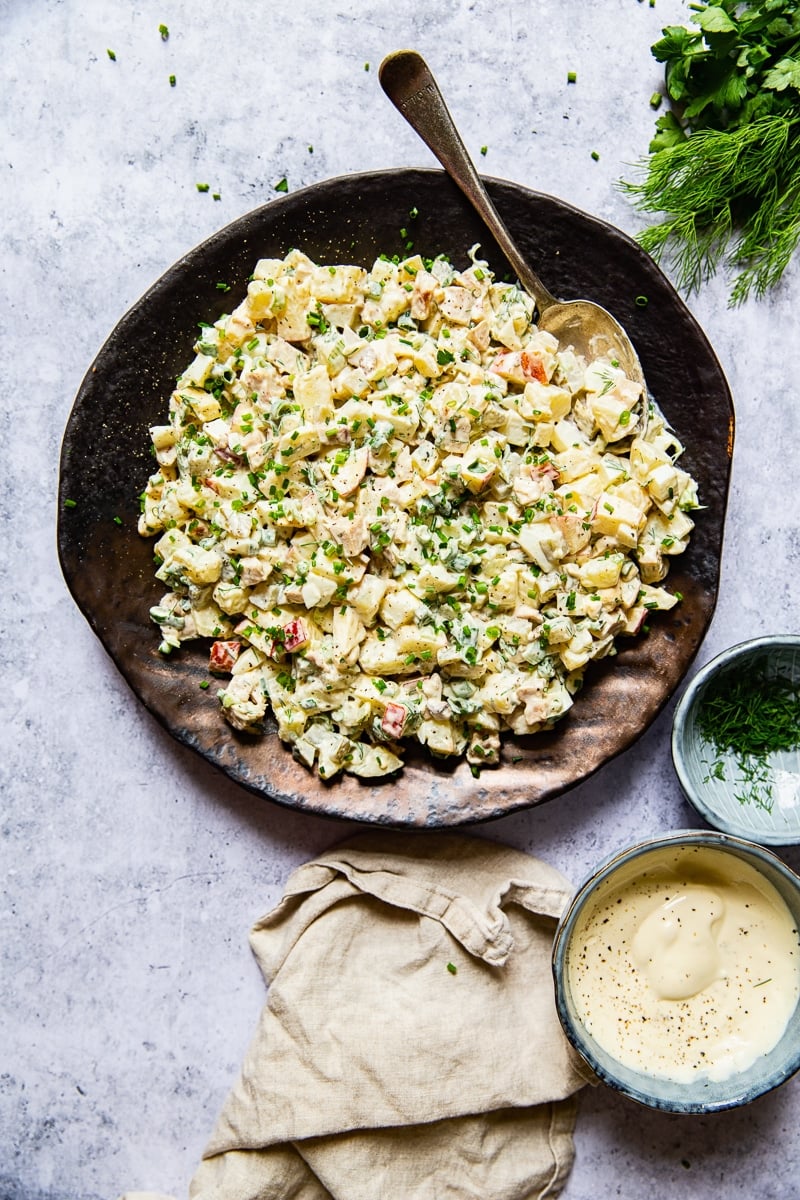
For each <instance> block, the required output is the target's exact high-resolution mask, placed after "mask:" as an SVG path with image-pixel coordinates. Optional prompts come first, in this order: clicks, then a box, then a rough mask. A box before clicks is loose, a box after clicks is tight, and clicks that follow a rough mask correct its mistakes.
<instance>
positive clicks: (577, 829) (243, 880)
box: [0, 0, 800, 1200]
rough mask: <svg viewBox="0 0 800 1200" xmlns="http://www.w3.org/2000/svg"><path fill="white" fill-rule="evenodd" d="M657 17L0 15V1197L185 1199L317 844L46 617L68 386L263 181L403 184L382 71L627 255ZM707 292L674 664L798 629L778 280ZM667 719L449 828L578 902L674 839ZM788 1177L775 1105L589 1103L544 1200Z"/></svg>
mask: <svg viewBox="0 0 800 1200" xmlns="http://www.w3.org/2000/svg"><path fill="white" fill-rule="evenodd" d="M687 17H688V5H686V4H683V3H680V0H657V2H656V5H655V6H653V7H651V6H650V4H649V3H648V2H647V0H644V2H640V0H595V2H594V3H586V2H585V0H538V2H532V0H524V2H523V0H506V2H505V3H502V4H500V3H496V2H494V0H472V2H468V0H428V2H427V3H424V4H423V3H421V2H420V0H407V2H406V3H405V4H397V5H395V4H391V5H390V4H383V3H378V0H351V3H350V4H349V5H345V4H343V3H341V0H332V2H331V3H328V4H325V5H320V4H318V3H313V4H312V3H309V2H308V0H294V2H293V3H269V2H267V0H262V2H261V3H255V4H244V3H240V2H239V0H230V2H229V3H228V4H224V5H223V4H219V3H216V2H212V0H192V2H191V3H190V2H189V0H160V2H158V3H156V2H154V0H145V2H143V3H132V4H128V3H120V2H119V0H82V2H81V3H78V2H77V0H73V2H71V0H63V2H62V0H0V39H1V43H2V45H1V48H0V56H1V58H0V61H2V64H3V69H2V99H1V100H0V146H1V147H2V155H1V156H0V157H1V159H2V161H1V162H0V188H2V197H1V199H0V212H2V257H0V267H1V268H2V303H3V309H2V318H1V319H0V339H2V378H3V380H4V383H3V385H2V391H3V432H2V438H0V447H1V449H0V452H1V453H2V456H3V467H2V471H1V472H0V495H2V541H0V558H1V560H2V577H3V587H4V592H5V599H4V604H3V609H2V622H0V637H1V638H2V649H1V650H0V661H2V664H3V674H4V683H3V688H2V693H1V698H0V703H2V711H3V754H2V760H1V761H2V766H0V772H1V773H2V796H3V802H2V853H3V863H2V879H3V886H4V892H3V900H2V904H1V905H0V921H1V924H0V930H1V931H2V950H3V957H2V978H0V989H1V992H2V1034H0V1197H2V1198H3V1200H23V1198H24V1200H79V1198H80V1200H113V1198H114V1197H115V1196H117V1195H118V1194H119V1193H120V1192H122V1191H124V1190H125V1189H145V1188H154V1189H159V1190H164V1191H171V1192H174V1193H175V1194H176V1195H183V1194H185V1189H186V1185H187V1182H188V1179H189V1177H190V1175H191V1173H192V1170H193V1168H194V1166H195V1164H196V1162H197V1160H198V1158H199V1156H200V1153H201V1151H202V1148H203V1146H204V1144H205V1141H206V1139H207V1136H208V1134H209V1132H210V1129H211V1126H212V1124H213V1121H214V1119H215V1115H216V1113H217V1111H218V1109H219V1107H220V1105H221V1103H222V1100H223V1098H224V1096H225V1094H226V1092H227V1089H228V1087H229V1086H230V1084H231V1082H232V1080H233V1079H234V1077H235V1074H236V1072H237V1069H238V1065H239V1063H240V1061H241V1058H242V1055H243V1052H244V1049H245V1047H246V1045H247V1042H248V1040H249V1037H250V1034H251V1031H252V1029H253V1026H254V1023H255V1021H256V1019H257V1015H258V1012H259V1010H260V1007H261V1004H262V1001H263V988H262V983H261V979H260V977H259V974H258V971H257V969H256V966H255V963H254V962H253V961H252V960H251V957H250V952H249V949H248V945H247V931H248V929H249V926H250V925H251V923H252V922H253V921H254V920H255V919H256V918H257V917H258V916H259V915H260V914H261V913H262V912H264V911H265V910H266V909H267V908H269V907H270V906H271V905H272V904H273V902H274V901H275V900H276V899H277V898H278V896H279V894H280V892H281V889H282V886H283V884H284V882H285V880H286V878H287V876H288V874H289V872H290V871H291V869H292V868H293V867H294V866H295V865H296V864H298V863H300V862H301V861H303V860H304V859H306V858H308V857H310V856H312V855H313V854H314V853H315V852H317V851H318V850H320V849H322V848H324V847H326V846H327V845H328V844H330V843H331V842H333V841H334V840H336V839H338V838H339V837H340V836H341V835H342V834H343V833H344V832H345V830H346V829H347V826H345V825H344V824H343V823H336V822H332V821H325V820H322V819H317V818H310V817H308V816H299V815H295V814H293V813H291V812H287V811H283V810H281V809H278V808H276V807H275V806H273V805H271V804H270V803H268V802H264V801H259V800H258V799H257V798H255V797H253V796H252V795H250V794H246V793H245V792H243V791H241V790H239V789H238V788H237V787H235V786H234V785H232V784H230V783H229V782H227V781H226V780H225V779H224V778H223V777H221V776H220V775H219V774H217V773H216V772H215V771H213V770H212V769H211V768H210V767H207V766H206V764H205V763H204V762H203V761H201V760H199V759H197V758H196V757H195V756H193V755H192V754H190V753H189V752H188V751H186V750H184V749H182V748H181V747H179V746H178V745H177V744H175V743H173V741H172V740H171V739H170V738H169V737H167V735H166V734H164V733H163V732H162V730H161V729H160V728H159V727H158V726H157V725H156V724H155V723H154V721H153V720H152V719H151V718H150V717H149V716H148V714H147V713H146V712H145V711H144V710H143V709H142V708H141V707H140V705H139V704H138V702H137V701H136V700H135V698H134V697H133V695H132V694H131V693H130V692H129V691H128V689H127V686H126V685H125V683H124V681H123V680H122V678H121V677H120V676H119V675H118V673H117V671H116V669H115V668H114V667H113V666H112V664H111V663H110V661H109V660H108V659H107V657H106V655H105V652H104V651H103V649H102V647H101V646H100V644H99V643H98V642H97V641H96V639H95V638H94V635H93V634H92V633H91V631H90V629H89V627H88V625H87V624H86V623H85V622H84V620H83V618H82V617H81V615H80V613H79V612H78V611H77V609H76V608H75V606H74V604H73V602H72V600H71V598H70V596H69V594H68V593H67V590H66V588H65V586H64V583H63V581H62V578H61V575H60V572H59V568H58V563H57V559H56V554H55V520H56V506H55V489H56V477H57V463H58V453H59V445H60V439H61V436H62V433H63V429H64V425H65V422H66V419H67V416H68V414H69V411H70V406H71V403H72V399H73V397H74V394H75V392H76V389H77V387H78V385H79V383H80V380H81V378H82V376H83V373H84V371H85V370H86V368H87V367H88V365H89V364H90V363H91V361H92V359H93V357H94V355H95V354H96V352H97V350H98V349H99V347H100V346H101V344H102V343H103V341H104V340H105V338H106V337H107V335H108V334H109V332H110V331H111V329H112V327H113V326H114V324H115V323H116V321H117V320H118V319H119V317H121V316H122V314H123V313H124V312H125V311H126V309H127V308H128V307H129V306H130V305H131V304H132V303H133V302H134V301H135V300H136V299H137V298H138V297H139V295H140V294H141V293H142V292H143V291H144V290H145V289H146V288H147V287H148V286H149V285H150V284H151V283H152V282H153V281H154V280H155V279H156V278H157V277H158V276H159V275H160V274H161V273H162V272H163V271H164V270H165V269H166V268H167V267H168V266H169V265H170V264H171V263H172V262H173V261H175V260H176V259H177V258H179V257H180V256H181V255H182V254H183V253H184V252H185V251H186V250H188V249H189V248H191V247H192V246H193V245H195V244H196V243H197V242H199V241H201V240H202V239H204V238H205V237H207V236H208V235H209V234H211V233H212V232H213V231H214V230H215V229H217V228H218V227H220V226H221V225H224V224H225V223H226V222H228V221H230V220H232V219H233V218H235V217H237V216H239V215H240V214H242V213H244V212H246V211H248V210H249V209H251V208H254V207H256V206H257V205H260V204H262V203H264V202H266V201H268V200H269V199H271V198H272V197H273V196H274V195H275V194H276V193H275V185H276V184H277V183H278V182H279V181H280V180H281V179H283V178H286V180H287V181H288V187H289V188H290V189H291V190H295V189H297V188H299V187H302V186H304V185H306V184H311V183H314V182H316V181H319V180H323V179H326V178H329V177H332V176H336V175H340V174H345V173H348V172H353V171H361V170H371V169H376V168H383V167H392V166H403V165H408V166H428V165H433V160H432V159H431V157H430V155H429V154H428V152H427V151H426V150H425V148H424V147H423V146H422V144H421V143H420V142H419V141H418V139H417V138H416V136H415V135H414V134H413V133H412V132H411V130H410V129H408V128H407V127H406V126H405V125H404V123H403V122H402V121H401V120H400V118H399V117H398V116H397V114H396V113H395V112H394V110H393V109H392V108H391V107H390V106H389V104H388V102H387V101H386V100H385V99H384V97H383V94H382V93H381V91H380V89H379V86H378V81H377V66H378V63H379V62H380V60H381V58H382V57H383V56H384V54H386V53H387V52H389V51H391V50H394V49H398V48H400V47H403V46H415V47H417V48H419V49H420V50H421V51H422V52H423V53H424V54H425V56H426V57H427V59H428V61H429V62H430V64H431V65H432V67H433V68H434V70H435V71H436V73H437V75H438V77H439V79H440V82H441V85H442V88H443V90H444V92H445V95H446V96H447V98H448V100H449V103H450V106H451V109H452V111H453V113H454V115H455V116H456V118H457V120H458V122H459V124H460V126H461V128H462V131H463V134H464V138H465V141H466V143H467V145H468V146H469V148H470V149H471V151H472V152H473V154H474V155H475V156H476V157H477V158H478V161H479V162H480V164H481V169H482V170H484V171H485V172H486V173H487V174H492V175H496V176H500V177H502V178H507V179H511V180H515V181H518V182H520V183H522V184H525V185H528V186H531V187H534V188H537V189H539V190H542V191H549V192H551V193H553V194H555V195H557V196H560V197H562V198H563V199H566V200H569V201H571V202H572V203H574V204H576V205H577V206H579V207H581V208H583V209H585V210H586V211H588V212H590V213H593V214H595V215H597V216H600V217H603V218H605V219H607V220H610V221H612V222H614V223H615V224H617V225H618V226H620V227H621V228H622V229H624V230H626V231H628V232H635V231H636V229H637V228H639V227H640V225H641V219H640V218H639V217H638V216H637V214H636V213H635V212H634V211H633V210H632V208H631V207H630V205H629V203H628V201H627V200H626V198H625V197H624V196H623V195H621V193H620V191H619V190H618V187H617V181H618V179H619V178H620V176H621V175H623V174H625V173H626V172H627V173H630V164H633V163H634V162H635V161H636V160H637V159H639V158H640V157H641V156H642V155H643V154H644V153H645V151H646V149H647V144H648V140H649V137H650V133H651V130H652V125H653V112H652V110H651V108H650V106H649V98H650V95H651V93H652V92H653V91H654V90H655V89H656V88H657V87H658V86H659V83H660V78H661V77H660V69H659V66H658V64H657V63H656V62H655V61H654V60H653V59H652V57H651V55H650V52H649V48H650V45H651V44H652V42H653V41H654V40H655V39H656V38H657V36H658V35H659V33H660V30H661V28H662V26H663V25H666V24H669V23H675V22H676V21H683V20H685V19H687ZM161 23H164V24H166V25H167V26H168V27H169V38H168V40H166V41H164V40H162V38H161V36H160V35H159V31H158V27H159V24H161ZM108 49H111V50H113V51H114V53H115V54H116V60H115V61H112V60H111V59H110V58H109V56H108V54H107V50H108ZM569 71H575V72H576V74H577V80H576V82H575V83H574V84H568V83H567V74H568V72H569ZM173 74H174V75H175V79H176V82H175V86H174V87H171V86H170V82H169V76H170V75H173ZM483 146H485V147H486V153H485V156H484V157H480V149H481V147H483ZM593 151H594V152H595V153H596V154H597V155H599V158H598V159H597V160H595V159H594V158H593V157H592V152H593ZM198 182H207V183H208V184H209V185H210V190H209V192H207V193H200V192H198V191H197V188H196V184H197V183H198ZM214 192H218V193H219V195H220V197H221V198H220V199H219V200H214V199H213V193H214ZM542 273H543V274H544V275H545V276H546V268H545V266H544V265H542ZM726 297H727V284H726V281H725V280H724V279H717V280H715V281H714V282H712V283H710V284H709V285H708V286H707V287H706V288H705V289H704V290H703V292H702V294H701V295H700V296H699V297H695V298H693V299H692V300H691V302H690V304H691V308H692V310H693V311H694V313H695V314H696V315H697V317H698V318H699V320H700V321H701V323H702V324H703V326H704V328H705V330H706V332H707V333H708V335H709V337H710V339H711V341H712V343H713V345H714V347H715V349H716V351H717V354H718V356H719V358H720V360H721V362H722V364H723V366H724V368H725V371H726V372H727V375H728V378H729V380H730V384H731V387H732V390H733V393H734V397H735V403H736V409H737V418H738V439H737V444H736V453H735V459H734V470H733V481H732V491H731V498H730V509H729V524H728V529H727V539H726V545H725V555H724V563H723V579H722V591H721V596H720V601H719V605H718V608H717V613H716V616H715V619H714V622H713V625H712V627H711V631H710V633H709V635H708V637H707V639H706V642H705V644H704V646H703V648H702V650H701V653H700V656H699V658H698V662H697V665H700V664H702V663H703V662H704V661H706V660H707V659H708V658H710V657H711V656H712V655H713V654H714V653H715V652H717V651H719V650H721V649H722V648H724V647H725V646H728V645H730V644H732V643H734V642H737V641H740V640H742V639H744V638H746V637H750V636H753V635H756V634H761V633H769V632H792V631H793V632H797V631H798V619H797V596H798V589H799V588H800V583H799V582H798V557H799V555H800V538H799V537H798V522H797V517H798V504H797V492H796V488H797V482H796V478H797V458H798V454H797V446H798V441H799V440H800V428H799V425H800V399H798V394H797V370H796V365H795V364H796V357H795V351H794V350H793V349H792V347H796V344H797V331H796V311H797V309H798V305H799V304H800V262H795V263H794V264H793V265H792V267H791V269H790V270H789V272H788V273H787V276H786V278H785V281H784V283H783V284H782V286H781V287H780V288H779V289H777V290H776V291H775V292H774V294H773V295H771V296H770V297H769V298H768V299H767V300H765V301H763V302H760V303H756V302H752V303H749V304H748V305H746V306H745V307H743V308H741V309H739V310H736V311H731V310H729V309H728V308H727V307H726ZM698 436H702V430H698ZM87 452H88V453H91V447H87ZM793 476H794V477H793ZM671 715H672V706H670V707H669V708H668V710H667V711H665V712H664V713H663V714H662V716H661V717H660V719H659V720H658V721H657V722H656V723H655V725H654V726H653V727H652V728H651V729H650V731H649V732H648V733H647V734H646V736H645V737H644V738H643V739H642V740H641V742H640V743H639V744H638V745H637V746H636V747H635V748H634V749H632V750H631V751H630V752H628V753H627V754H625V755H624V756H622V757H621V758H620V759H618V760H617V761H615V762H613V763H611V764H610V765H609V766H608V767H607V768H606V769H605V770H604V771H602V772H601V773H600V774H599V775H598V776H597V777H596V778H595V779H593V780H592V781H591V782H590V783H587V784H585V785H584V786H581V787H579V788H577V789H576V790H575V791H573V792H571V793H570V794H569V795H567V796H565V797H564V798H562V799H559V800H556V801H554V802H553V803H551V804H549V805H546V806H544V807H543V808H541V809H540V810H538V811H537V810H532V811H530V812H523V813H521V814H517V815H514V816H512V817H509V818H506V819H504V820H502V821H499V822H497V823H495V824H492V825H489V826H485V827H482V828H481V830H480V831H479V832H480V833H481V834H482V835H483V836H485V837H489V838H496V839H502V840H504V841H507V842H510V843H512V844H514V845H516V846H518V847H520V848H523V849H526V850H529V851H532V852H534V853H536V854H538V855H541V856H542V857H544V858H545V859H547V860H548V861H550V862H551V863H553V864H554V865H555V866H557V867H559V868H560V869H561V870H562V871H564V872H565V873H566V874H567V875H568V876H570V877H571V878H572V879H573V880H574V881H575V882H576V883H577V882H579V881H580V880H581V879H582V877H583V876H584V875H585V874H586V873H587V872H588V870H589V869H590V868H591V867H592V866H593V864H595V863H596V862H597V860H598V859H599V858H601V857H603V856H605V855H606V854H607V853H609V852H610V851H611V850H613V849H614V848H616V847H618V846H619V845H621V844H623V843H625V842H628V841H630V840H633V839H636V838H639V837H641V836H643V835H646V834H650V833H653V832H656V831H659V830H667V829H672V828H675V827H680V826H685V825H688V824H691V823H692V822H693V818H692V814H691V811H690V810H689V808H688V807H687V806H686V804H685V803H684V801H683V800H682V797H681V794H680V790H679V787H678V784H677V781H676V778H675V775H674V773H673V769H672V766H671V760H670V751H669V735H670V720H671ZM785 858H786V859H787V861H789V862H790V864H792V865H794V866H795V867H796V866H798V865H800V855H798V853H797V852H793V851H787V852H786V853H785ZM798 1170H800V1082H798V1081H794V1082H791V1083H789V1084H788V1085H787V1086H785V1087H784V1088H783V1089H781V1090H780V1091H778V1092H776V1093H774V1094H773V1095H771V1096H769V1097H767V1098H764V1099H762V1100H761V1101H760V1102H758V1103H756V1104H754V1105H752V1106H751V1107H750V1108H748V1109H747V1110H744V1111H734V1112H730V1113H725V1114H722V1115H720V1116H717V1117H715V1118H714V1119H700V1118H693V1119H682V1118H679V1117H671V1116H664V1115H658V1114H656V1113H652V1112H649V1111H646V1110H640V1109H639V1108H637V1107H634V1106H633V1105H632V1104H629V1103H626V1102H624V1101H623V1100H621V1099H619V1098H617V1097H615V1096H614V1095H613V1094H611V1093H610V1092H609V1091H607V1090H606V1089H604V1088H599V1089H595V1090H593V1091H591V1092H590V1093H588V1094H586V1095H585V1096H584V1098H583V1102H582V1109H581V1116H580V1121H579V1126H578V1132H577V1161H576V1165H575V1170H574V1172H573V1175H572V1178H571V1180H570V1182H569V1184H568V1186H567V1189H566V1192H565V1193H564V1195H565V1198H566V1200H595V1198H596V1197H597V1196H605V1197H607V1196H622V1197H626V1198H628V1200H638V1198H640V1197H642V1196H646V1195H652V1196H660V1197H676V1196H691V1197H697V1198H698V1200H718V1198H719V1197H721V1196H724V1197H751V1196H758V1197H760V1200H768V1198H771V1197H781V1198H784V1197H785V1198H788V1197H794V1196H796V1195H797V1187H798V1185H797V1182H796V1180H797V1178H798Z"/></svg>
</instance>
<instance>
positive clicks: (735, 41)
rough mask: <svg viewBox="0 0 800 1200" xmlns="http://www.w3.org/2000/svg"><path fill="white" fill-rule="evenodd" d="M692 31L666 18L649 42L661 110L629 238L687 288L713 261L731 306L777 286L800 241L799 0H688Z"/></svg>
mask: <svg viewBox="0 0 800 1200" xmlns="http://www.w3.org/2000/svg"><path fill="white" fill-rule="evenodd" d="M689 7H690V8H691V9H692V10H693V12H692V21H693V23H694V25H695V26H696V28H692V27H685V26H682V25H671V26H669V27H668V28H666V29H664V30H662V33H663V37H662V38H661V40H660V41H658V42H656V43H655V45H654V46H653V47H652V52H653V54H654V56H655V57H656V58H657V59H658V61H659V62H663V63H664V64H665V84H666V91H667V95H668V97H669V99H670V100H671V101H672V109H671V110H670V111H669V112H667V113H666V114H665V115H664V116H661V117H659V118H658V120H657V121H656V134H655V136H654V138H653V140H652V142H651V143H650V147H649V150H650V153H649V156H648V157H647V158H646V159H644V160H643V161H642V163H641V164H640V167H641V170H642V172H643V177H642V178H641V179H640V181H638V182H634V183H631V182H625V181H623V183H622V187H623V189H624V190H625V191H626V192H627V193H628V194H630V195H631V196H633V197H634V202H635V204H636V206H637V208H639V209H640V211H642V212H648V213H663V214H664V219H663V220H662V221H661V222H659V223H658V224H655V225H652V226H650V227H649V228H647V229H645V230H644V231H643V232H642V233H641V234H640V235H639V241H640V243H641V245H642V246H643V247H644V248H645V250H647V251H648V253H650V254H652V255H653V257H654V258H656V259H657V260H660V259H661V258H662V257H664V256H669V257H670V259H671V261H672V263H673V265H674V268H675V271H676V278H677V283H678V286H679V287H680V288H682V289H683V290H685V291H686V292H693V291H696V290H697V289H698V287H699V286H700V285H701V283H703V282H704V281H705V280H707V279H709V278H710V277H711V276H712V275H713V274H714V273H715V272H716V270H717V268H718V267H719V266H720V265H723V266H725V267H727V268H728V269H730V270H732V271H733V272H734V273H735V277H734V280H733V289H732V292H731V296H730V302H731V304H732V305H735V304H739V303H741V302H742V301H743V300H744V299H746V297H747V296H749V295H750V294H751V293H754V294H755V295H756V296H759V297H760V296H763V294H764V293H765V292H766V291H767V289H768V288H770V287H771V286H772V285H773V284H775V283H777V281H778V280H779V279H780V277H781V275H782V274H783V272H784V270H785V269H786V266H787V264H788V262H789V260H790V259H791V257H792V254H793V252H794V250H795V248H796V246H797V244H798V241H800V5H798V2H797V0H760V2H758V0H756V2H755V3H750V4H746V3H745V4H742V3H741V2H739V0H709V2H708V3H707V4H690V5H689Z"/></svg>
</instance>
